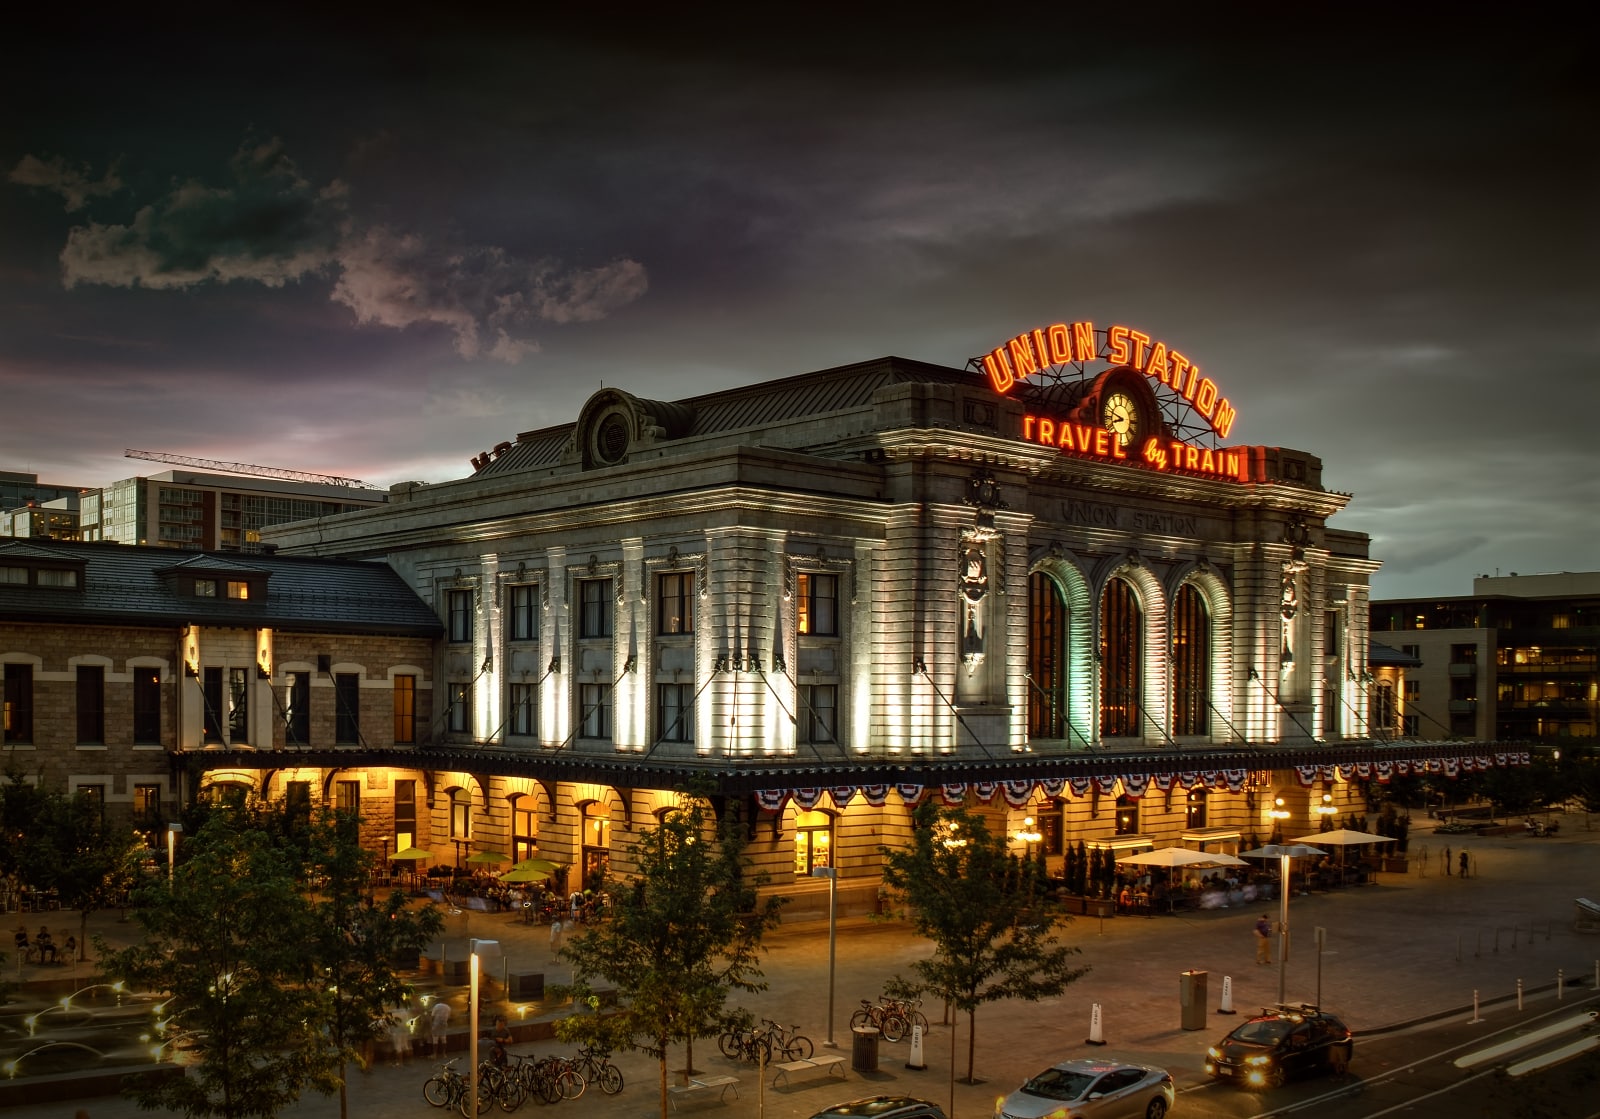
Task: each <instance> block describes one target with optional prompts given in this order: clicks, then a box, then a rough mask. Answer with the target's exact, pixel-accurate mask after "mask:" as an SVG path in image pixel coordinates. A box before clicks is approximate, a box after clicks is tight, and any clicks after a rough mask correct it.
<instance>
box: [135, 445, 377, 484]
mask: <svg viewBox="0 0 1600 1119" xmlns="http://www.w3.org/2000/svg"><path fill="white" fill-rule="evenodd" d="M122 457H123V458H142V459H149V460H150V461H151V462H170V463H172V464H173V465H174V466H194V467H198V468H200V469H201V470H226V471H228V472H229V473H230V474H254V475H257V476H258V477H262V478H282V479H283V480H284V481H286V482H317V483H320V484H322V485H324V486H344V487H346V488H348V489H358V490H375V489H377V488H378V487H377V486H374V485H373V484H372V483H371V482H363V481H362V480H361V479H360V478H341V477H339V476H338V475H337V474H312V473H310V472H308V471H305V470H285V469H283V468H282V467H278V466H253V465H251V464H250V463H248V462H222V461H221V460H219V459H214V458H191V457H189V456H188V455H169V454H167V453H166V452H164V451H136V450H134V449H133V448H132V447H129V448H128V449H127V450H125V451H124V452H123V453H122Z"/></svg>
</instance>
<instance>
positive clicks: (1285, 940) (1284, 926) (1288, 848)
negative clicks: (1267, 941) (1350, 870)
mask: <svg viewBox="0 0 1600 1119" xmlns="http://www.w3.org/2000/svg"><path fill="white" fill-rule="evenodd" d="M1244 854H1245V856H1247V857H1251V856H1253V857H1255V858H1260V859H1277V860H1279V866H1280V867H1281V868H1282V869H1281V870H1280V872H1279V875H1278V880H1279V889H1278V1004H1279V1005H1280V1006H1281V1005H1283V1002H1284V999H1285V997H1286V995H1285V991H1286V986H1287V981H1288V971H1287V968H1288V963H1289V860H1290V859H1299V858H1304V857H1305V856H1307V855H1326V854H1327V852H1326V851H1323V850H1321V849H1320V848H1317V847H1307V846H1306V845H1305V844H1303V843H1269V844H1267V845H1266V846H1265V847H1258V848H1256V849H1255V850H1254V851H1246V852H1244Z"/></svg>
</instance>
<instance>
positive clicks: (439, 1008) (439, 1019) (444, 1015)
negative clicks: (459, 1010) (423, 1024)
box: [433, 998, 450, 1057]
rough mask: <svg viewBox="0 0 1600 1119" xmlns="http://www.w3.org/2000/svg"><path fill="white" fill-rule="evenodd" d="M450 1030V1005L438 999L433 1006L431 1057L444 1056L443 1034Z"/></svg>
mask: <svg viewBox="0 0 1600 1119" xmlns="http://www.w3.org/2000/svg"><path fill="white" fill-rule="evenodd" d="M449 1028H450V1004H449V1003H447V1002H445V1001H444V999H442V998H441V999H439V1000H438V1001H436V1002H435V1003H434V1004H433V1055H434V1056H435V1057H442V1056H443V1055H444V1032H445V1030H447V1029H449Z"/></svg>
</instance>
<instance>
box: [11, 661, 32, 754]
mask: <svg viewBox="0 0 1600 1119" xmlns="http://www.w3.org/2000/svg"><path fill="white" fill-rule="evenodd" d="M5 674H6V699H5V724H6V730H5V733H6V741H7V742H32V741H33V665H31V664H8V665H6V666H5Z"/></svg>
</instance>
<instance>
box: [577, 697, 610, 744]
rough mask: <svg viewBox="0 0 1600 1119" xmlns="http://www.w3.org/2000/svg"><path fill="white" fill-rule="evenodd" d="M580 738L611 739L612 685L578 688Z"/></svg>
mask: <svg viewBox="0 0 1600 1119" xmlns="http://www.w3.org/2000/svg"><path fill="white" fill-rule="evenodd" d="M578 704H579V707H580V710H579V712H578V737H579V738H610V737H611V685H610V684H580V685H579V686H578Z"/></svg>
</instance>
